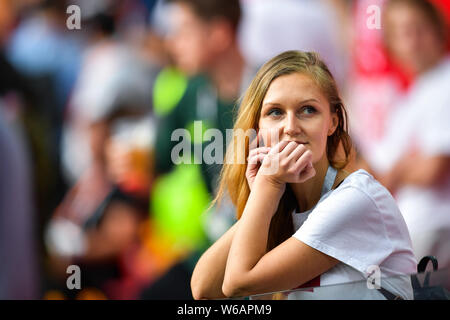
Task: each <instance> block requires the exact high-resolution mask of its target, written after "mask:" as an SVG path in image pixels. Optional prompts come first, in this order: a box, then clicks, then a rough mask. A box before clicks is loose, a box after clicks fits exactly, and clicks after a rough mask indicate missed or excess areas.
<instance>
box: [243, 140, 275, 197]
mask: <svg viewBox="0 0 450 320" xmlns="http://www.w3.org/2000/svg"><path fill="white" fill-rule="evenodd" d="M269 151H270V148H269V147H260V148H254V149H251V150H250V152H249V154H248V158H247V162H248V164H247V170H246V172H245V177H246V178H247V182H248V186H249V188H250V190H252V185H253V181H255V177H256V175H257V174H258V170H259V168H260V167H261V163H262V162H263V160H264V158H265V157H266V156H267V154H268V153H269Z"/></svg>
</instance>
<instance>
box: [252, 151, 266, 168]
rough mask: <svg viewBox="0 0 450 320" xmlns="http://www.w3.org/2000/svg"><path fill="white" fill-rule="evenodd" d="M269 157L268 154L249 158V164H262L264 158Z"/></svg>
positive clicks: (259, 154)
mask: <svg viewBox="0 0 450 320" xmlns="http://www.w3.org/2000/svg"><path fill="white" fill-rule="evenodd" d="M266 156H267V153H258V154H255V155H253V156H252V157H249V158H248V164H250V165H255V164H258V163H262V162H263V160H264V158H265V157H266Z"/></svg>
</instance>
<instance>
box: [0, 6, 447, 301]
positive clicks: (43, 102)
mask: <svg viewBox="0 0 450 320" xmlns="http://www.w3.org/2000/svg"><path fill="white" fill-rule="evenodd" d="M70 5H77V6H78V8H79V9H80V10H79V13H80V16H79V17H77V16H73V15H74V14H75V15H76V14H77V11H76V10H75V11H69V10H67V8H68V7H69V6H70ZM68 19H75V20H73V21H77V19H79V27H80V28H69V24H68ZM71 21H72V20H71ZM449 26H450V4H449V2H448V1H446V0H428V1H427V0H241V1H239V0H115V1H113V0H95V1H89V0H71V1H64V0H16V1H13V0H0V299H190V298H192V295H191V292H190V277H191V273H192V270H193V268H194V266H195V263H196V261H197V259H198V258H199V256H200V255H201V253H202V252H203V251H204V250H205V249H206V248H207V247H208V246H209V245H210V244H211V243H212V242H213V241H215V240H216V239H217V238H218V237H219V236H220V235H221V234H222V233H223V232H224V231H225V230H227V229H228V228H229V227H230V226H231V225H232V224H233V223H234V222H235V216H234V207H233V205H232V204H231V203H229V202H227V201H225V202H224V203H222V204H221V205H220V206H213V207H210V203H211V200H212V199H214V197H215V193H216V188H217V179H218V175H219V174H220V169H221V166H220V164H217V163H206V162H205V161H201V160H202V152H203V150H205V148H208V145H209V144H210V143H211V138H210V137H209V138H208V137H207V135H204V134H203V133H204V132H205V131H206V130H207V129H218V130H220V132H222V133H223V136H224V137H225V136H226V135H225V132H226V129H231V128H232V127H233V120H234V115H235V111H236V108H237V106H238V103H239V98H240V97H241V96H242V94H243V92H244V91H245V89H246V88H247V86H248V84H249V82H250V81H251V79H252V77H253V75H254V74H255V73H256V71H257V70H258V68H259V67H260V66H261V65H262V64H263V63H264V62H265V61H267V60H268V59H270V58H271V57H273V56H275V55H276V54H278V53H280V52H282V51H286V50H291V49H294V50H304V51H316V52H318V53H319V54H320V55H321V56H322V58H323V59H324V60H325V61H326V62H327V64H328V65H329V67H330V70H331V71H332V73H333V75H334V76H335V78H336V79H337V81H338V84H339V86H340V90H341V95H342V97H343V101H345V102H346V107H347V109H348V112H349V118H350V123H349V125H350V129H351V130H350V134H351V136H352V138H353V140H354V148H355V153H354V154H355V156H354V159H353V161H352V163H351V164H350V166H349V168H348V169H349V170H354V169H357V168H364V169H366V170H368V171H369V172H370V173H371V174H373V175H374V176H375V177H376V178H378V179H379V181H381V182H382V183H383V184H384V185H385V186H386V187H387V188H388V189H389V190H390V191H391V193H392V194H393V195H394V197H395V198H396V200H397V202H398V204H399V207H400V210H401V212H402V214H403V216H404V218H405V221H406V223H407V225H408V228H409V231H410V234H411V239H412V242H413V248H414V251H415V254H416V256H417V258H418V259H420V258H421V257H422V256H425V255H430V254H431V255H435V256H436V257H437V258H438V261H439V265H440V267H448V266H450V125H449V124H450V90H449V89H450V59H449V49H450V46H449V43H450V42H449V37H448V36H449V31H450V27H449ZM196 121H202V122H201V126H200V132H199V131H198V130H197V129H198V122H196ZM179 128H183V129H186V131H185V132H188V133H189V134H185V135H184V136H183V138H185V139H187V141H188V144H189V147H191V146H192V153H189V152H186V154H182V155H179V154H174V153H173V150H175V149H177V148H176V146H177V144H178V143H179V141H180V140H178V138H174V137H173V135H172V133H173V132H174V131H175V130H176V129H179ZM225 148H226V146H225V145H224V146H223V150H222V151H223V153H222V154H220V152H219V150H216V151H215V152H216V153H217V154H215V156H217V157H223V154H224V152H225ZM186 160H187V161H186ZM70 265H77V266H79V267H80V270H81V275H80V279H81V289H70V288H69V287H68V286H67V282H66V280H67V278H68V276H69V275H70V274H69V273H68V272H67V270H68V269H67V267H68V266H70Z"/></svg>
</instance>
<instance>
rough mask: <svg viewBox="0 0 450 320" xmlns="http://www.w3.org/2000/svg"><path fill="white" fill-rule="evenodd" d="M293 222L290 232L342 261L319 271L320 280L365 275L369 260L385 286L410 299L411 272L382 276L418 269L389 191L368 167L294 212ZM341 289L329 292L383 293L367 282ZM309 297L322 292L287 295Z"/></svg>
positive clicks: (354, 278) (348, 296)
mask: <svg viewBox="0 0 450 320" xmlns="http://www.w3.org/2000/svg"><path fill="white" fill-rule="evenodd" d="M293 222H294V227H295V229H296V230H297V231H296V232H295V234H294V235H293V237H294V238H296V239H298V240H300V241H302V242H303V243H305V244H307V245H308V246H310V247H312V248H314V249H316V250H319V251H321V252H323V253H325V254H327V255H329V256H331V257H333V258H335V259H337V260H339V261H340V263H338V264H337V265H336V266H335V267H333V268H332V269H330V270H328V271H327V272H325V273H323V274H322V275H320V281H319V282H320V286H326V285H332V284H338V283H348V282H354V281H361V280H365V279H366V278H367V277H368V276H369V273H370V271H371V270H373V266H378V267H379V270H380V273H381V274H380V275H381V286H382V287H383V288H385V289H387V290H389V291H390V292H392V293H394V294H399V295H401V296H402V297H403V298H404V299H412V290H411V283H410V281H409V277H401V278H399V279H394V280H392V279H384V278H385V277H392V276H397V275H408V274H412V273H415V272H416V265H417V261H416V259H415V257H414V254H413V252H412V246H411V240H410V237H409V234H408V229H407V227H406V224H405V221H404V220H403V217H402V215H401V213H400V211H399V209H398V207H397V205H396V203H395V200H394V199H393V198H392V196H391V194H390V193H389V192H388V191H387V190H386V188H384V187H383V186H382V185H381V184H379V183H378V182H377V181H376V180H375V179H374V178H373V177H372V176H371V175H370V174H369V173H367V172H366V171H364V170H358V171H356V172H354V173H352V174H350V175H349V176H348V177H347V178H346V179H345V180H344V181H343V182H342V183H341V185H340V186H339V187H338V188H337V189H334V190H331V191H329V192H328V193H326V194H325V195H324V196H323V197H322V198H321V200H320V201H319V203H318V204H317V206H316V207H315V208H313V209H312V210H310V211H307V212H303V213H293ZM383 280H384V281H383ZM316 284H318V283H317V282H316ZM335 289H336V288H335ZM337 289H338V288H337ZM344 291H345V292H341V293H339V294H338V295H336V294H337V293H336V292H334V294H333V295H331V296H330V297H329V298H331V299H337V298H342V299H362V298H367V299H382V298H383V296H382V295H381V294H380V293H379V292H378V291H377V290H369V289H367V286H366V285H365V283H363V286H362V287H361V283H359V284H358V286H356V287H355V286H354V287H353V289H352V290H349V288H347V289H346V290H344ZM323 292H324V294H328V293H330V291H328V292H327V290H323ZM311 297H312V298H321V299H322V298H324V296H323V295H321V296H320V297H317V296H316V295H311V293H309V292H295V293H294V294H293V295H291V296H290V298H296V299H306V298H311Z"/></svg>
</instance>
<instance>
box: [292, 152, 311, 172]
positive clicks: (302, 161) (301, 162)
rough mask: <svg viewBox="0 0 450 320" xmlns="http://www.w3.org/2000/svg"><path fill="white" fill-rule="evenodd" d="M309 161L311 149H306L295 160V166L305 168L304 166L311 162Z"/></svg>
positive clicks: (300, 168) (299, 168)
mask: <svg viewBox="0 0 450 320" xmlns="http://www.w3.org/2000/svg"><path fill="white" fill-rule="evenodd" d="M311 161H312V152H311V150H306V151H305V152H304V153H303V154H302V155H301V156H300V158H298V160H297V161H296V162H295V168H296V169H298V170H303V169H305V168H306V166H308V165H309V164H311ZM311 166H312V164H311Z"/></svg>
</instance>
